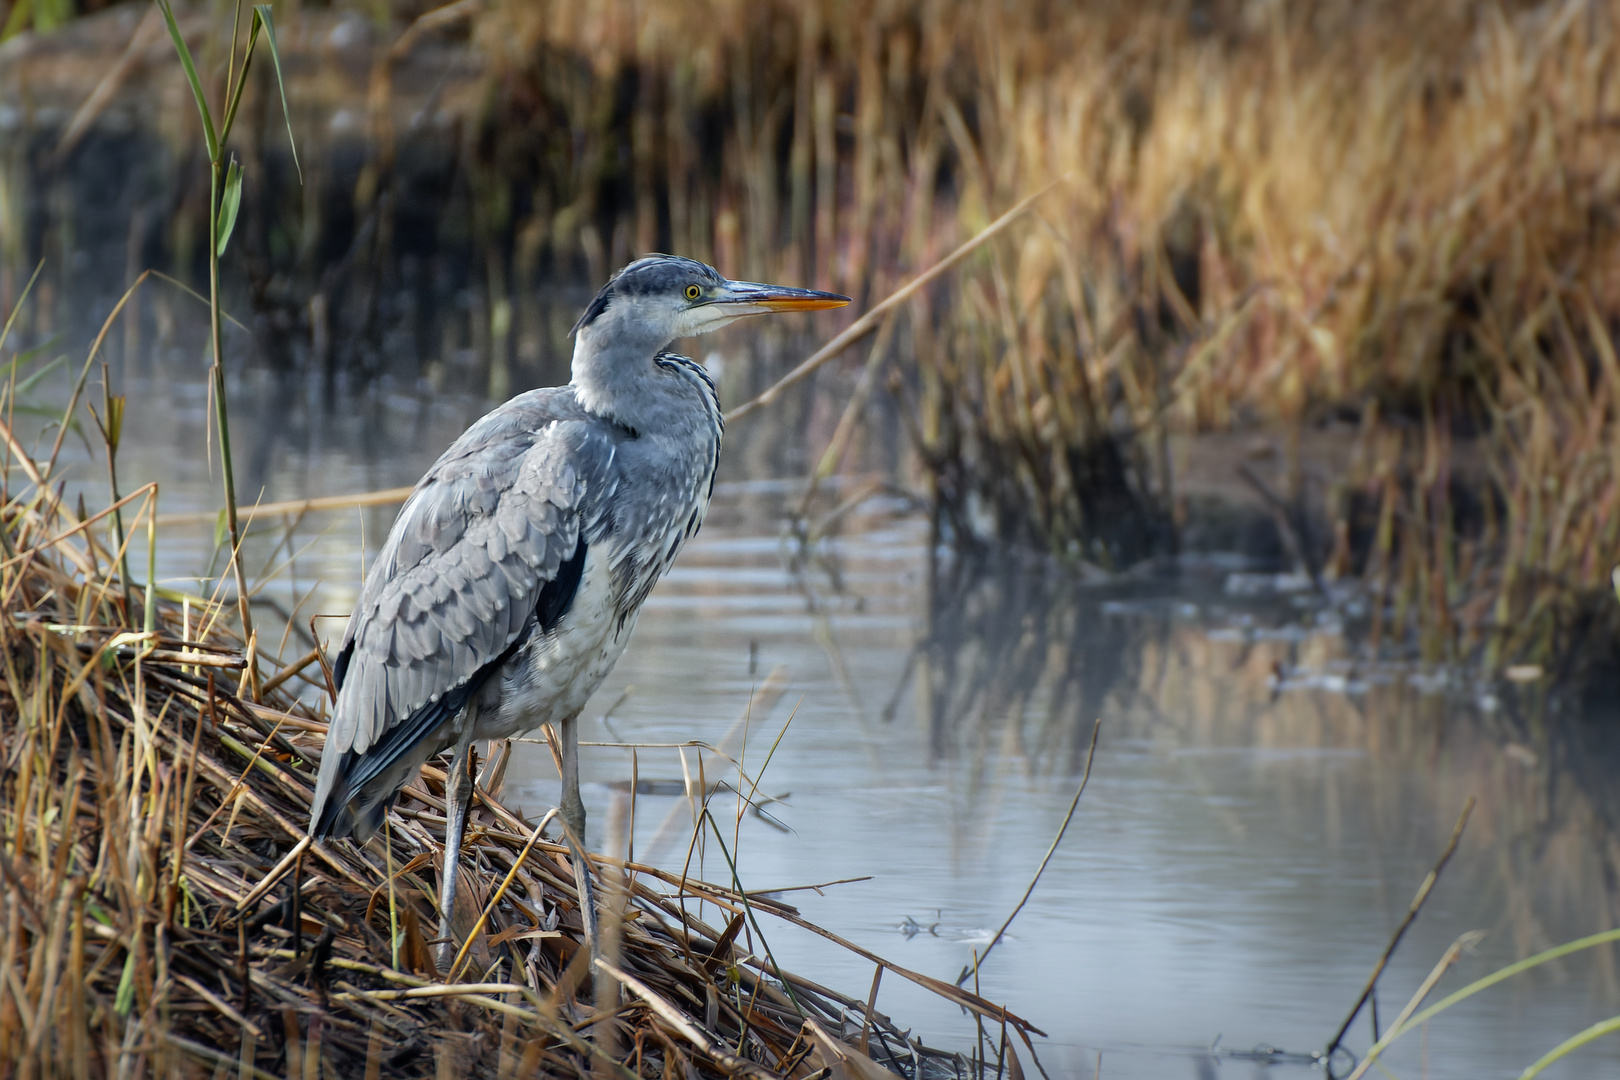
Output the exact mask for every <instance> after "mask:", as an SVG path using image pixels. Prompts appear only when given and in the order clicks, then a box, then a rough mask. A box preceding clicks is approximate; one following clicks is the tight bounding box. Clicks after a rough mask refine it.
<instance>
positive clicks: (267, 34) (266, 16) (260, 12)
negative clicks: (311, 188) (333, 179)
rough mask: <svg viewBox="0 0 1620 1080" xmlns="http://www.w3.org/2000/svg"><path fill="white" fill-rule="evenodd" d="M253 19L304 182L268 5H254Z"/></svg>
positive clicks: (288, 137) (289, 143)
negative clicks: (265, 49) (272, 72)
mask: <svg viewBox="0 0 1620 1080" xmlns="http://www.w3.org/2000/svg"><path fill="white" fill-rule="evenodd" d="M253 17H254V18H255V19H257V20H259V21H260V22H262V23H263V24H264V40H265V41H266V42H267V43H269V45H270V62H271V63H272V64H274V65H275V68H276V88H277V89H278V90H280V91H281V115H282V118H283V119H285V120H286V121H287V144H288V145H289V146H291V147H292V156H293V168H294V169H296V170H298V182H299V183H300V184H302V183H303V182H304V168H303V166H302V165H299V164H298V143H297V141H296V140H295V139H294V138H293V130H292V112H291V110H289V109H288V108H287V81H286V80H285V79H283V78H282V77H281V50H280V49H278V48H277V47H276V24H275V23H274V22H273V21H271V15H270V5H269V4H254V5H253Z"/></svg>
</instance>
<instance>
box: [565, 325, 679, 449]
mask: <svg viewBox="0 0 1620 1080" xmlns="http://www.w3.org/2000/svg"><path fill="white" fill-rule="evenodd" d="M590 331H591V328H590V327H586V328H585V329H583V330H581V332H580V334H579V336H578V337H577V338H575V340H574V363H573V383H574V393H575V395H576V396H577V397H578V399H579V403H580V404H581V405H583V406H584V407H585V408H586V409H587V410H589V411H590V412H593V413H595V414H596V415H598V416H601V417H604V418H606V419H608V420H612V421H613V422H614V423H616V424H620V425H623V426H624V427H627V428H631V429H633V430H635V431H638V432H651V431H658V430H660V429H661V428H662V427H663V426H665V425H666V424H667V417H666V416H665V415H664V414H665V413H667V411H668V410H669V408H670V407H671V405H672V404H674V403H673V402H672V401H671V400H670V396H671V388H670V387H669V385H668V380H666V379H662V378H659V377H658V371H657V368H656V367H655V366H654V359H655V358H656V357H657V356H658V354H659V352H660V351H661V350H662V348H663V346H664V344H665V342H662V341H652V340H650V339H647V338H638V337H637V336H635V335H625V334H612V335H608V334H594V333H591V332H590Z"/></svg>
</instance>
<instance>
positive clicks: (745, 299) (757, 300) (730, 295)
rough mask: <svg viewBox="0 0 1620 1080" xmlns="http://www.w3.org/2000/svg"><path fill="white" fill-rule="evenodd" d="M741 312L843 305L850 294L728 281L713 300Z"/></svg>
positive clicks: (802, 309)
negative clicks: (843, 294) (842, 294)
mask: <svg viewBox="0 0 1620 1080" xmlns="http://www.w3.org/2000/svg"><path fill="white" fill-rule="evenodd" d="M712 302H713V303H716V304H721V305H724V306H725V307H726V308H727V309H728V310H730V311H734V312H736V313H737V314H739V315H757V314H764V313H766V312H771V311H820V310H822V309H823V308H835V307H843V306H844V305H845V304H847V303H849V297H847V296H841V295H839V294H838V293H830V292H817V291H816V290H815V289H793V288H789V287H788V286H786V285H761V284H760V283H759V282H757V281H728V282H726V283H725V285H723V286H722V287H721V288H720V289H718V290H717V291H716V294H715V295H714V297H713V300H712Z"/></svg>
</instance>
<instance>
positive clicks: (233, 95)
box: [219, 19, 259, 144]
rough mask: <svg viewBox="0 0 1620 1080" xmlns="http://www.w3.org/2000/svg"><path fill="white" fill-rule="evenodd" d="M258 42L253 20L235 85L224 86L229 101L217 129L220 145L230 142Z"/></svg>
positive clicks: (257, 25) (255, 20)
mask: <svg viewBox="0 0 1620 1080" xmlns="http://www.w3.org/2000/svg"><path fill="white" fill-rule="evenodd" d="M258 41H259V20H258V19H254V20H253V21H252V22H251V23H250V24H249V26H248V41H247V48H246V49H245V50H243V53H242V71H241V74H239V75H237V77H236V85H235V86H230V85H229V84H227V86H226V91H225V92H226V95H227V97H228V98H229V101H228V102H227V103H226V105H225V122H224V123H223V124H221V125H220V127H219V141H220V143H221V144H224V143H226V142H229V141H230V137H231V129H232V128H233V127H235V126H236V110H237V109H239V108H241V106H242V95H243V93H245V92H246V90H247V77H248V71H249V70H250V69H251V68H252V66H253V47H254V46H255V45H257V44H258Z"/></svg>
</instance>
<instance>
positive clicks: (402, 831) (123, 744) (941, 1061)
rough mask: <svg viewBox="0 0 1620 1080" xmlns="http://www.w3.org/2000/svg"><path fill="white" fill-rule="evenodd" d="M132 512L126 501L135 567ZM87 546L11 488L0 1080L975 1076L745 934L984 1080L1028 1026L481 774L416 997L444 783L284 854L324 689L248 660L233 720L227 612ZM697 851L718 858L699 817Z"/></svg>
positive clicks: (40, 504)
mask: <svg viewBox="0 0 1620 1080" xmlns="http://www.w3.org/2000/svg"><path fill="white" fill-rule="evenodd" d="M13 449H14V452H15V450H16V449H17V448H16V446H15V443H13ZM16 463H17V459H16V458H15V457H14V458H13V465H14V466H15V465H16ZM30 464H32V463H30ZM35 471H37V467H36V470H35ZM155 495H156V492H155V489H154V488H153V486H151V485H148V486H146V487H143V488H140V489H137V491H135V492H134V493H133V494H131V495H130V496H127V497H126V498H125V499H124V500H123V501H124V504H125V506H124V510H125V512H126V514H130V511H134V513H133V514H130V516H131V517H132V519H133V520H132V523H131V531H139V530H142V529H145V530H147V531H146V536H147V538H148V542H149V543H150V542H153V541H155V539H156V534H155V528H154V527H153V526H152V522H153V518H152V517H151V514H152V512H153V510H154V509H155V502H156V499H155ZM109 535H110V530H108V529H107V515H106V514H105V513H103V514H101V515H94V516H93V517H92V518H91V519H89V520H88V521H81V520H80V517H79V515H78V514H76V513H74V511H73V510H72V509H70V508H69V507H67V506H65V505H63V504H62V503H61V502H59V501H58V499H57V496H56V495H55V494H54V492H53V490H52V489H51V488H50V487H39V486H33V487H27V488H25V490H24V491H23V494H22V495H21V496H20V497H13V498H12V499H11V500H10V501H9V502H8V503H7V507H6V515H5V519H4V522H3V529H0V540H3V547H4V551H5V559H4V562H0V593H3V596H4V599H5V604H4V619H3V620H0V665H3V667H0V680H3V682H0V717H3V723H0V925H3V926H4V935H3V941H0V1074H3V1075H7V1076H16V1077H38V1076H53V1075H54V1076H72V1077H90V1076H106V1077H111V1076H119V1077H141V1076H148V1075H150V1076H173V1075H181V1076H188V1075H199V1076H200V1075H213V1076H224V1075H236V1076H240V1077H243V1078H246V1077H269V1076H275V1077H305V1078H311V1080H313V1078H317V1077H326V1076H345V1077H347V1076H361V1075H365V1076H368V1077H376V1076H420V1075H422V1074H423V1073H424V1071H433V1070H437V1072H438V1075H441V1076H442V1075H454V1074H461V1075H469V1076H499V1077H507V1076H533V1075H537V1074H539V1075H567V1076H581V1077H583V1076H587V1075H593V1076H622V1077H632V1076H635V1077H657V1076H666V1077H668V1076H674V1077H686V1076H692V1075H698V1076H729V1077H741V1076H750V1077H772V1076H780V1077H795V1078H802V1077H807V1076H811V1075H823V1076H824V1075H843V1076H864V1077H871V1076H875V1075H878V1074H879V1073H881V1072H883V1071H885V1070H889V1071H892V1072H896V1073H899V1074H900V1075H904V1076H911V1077H922V1076H936V1075H957V1074H963V1073H965V1072H968V1071H971V1070H973V1069H975V1068H977V1069H978V1070H980V1071H982V1070H983V1069H984V1068H985V1063H984V1062H982V1061H981V1062H978V1063H977V1065H975V1064H974V1063H970V1062H968V1061H967V1060H966V1059H963V1058H960V1057H958V1056H956V1055H953V1054H946V1053H941V1052H939V1051H934V1050H930V1049H927V1048H925V1047H923V1046H922V1045H921V1044H920V1043H918V1042H917V1041H915V1040H909V1039H908V1038H907V1036H906V1034H905V1033H904V1032H902V1031H901V1030H900V1029H899V1028H898V1027H897V1026H896V1025H895V1024H894V1023H893V1022H892V1021H891V1020H890V1019H889V1018H888V1017H886V1016H885V1015H883V1014H882V1013H880V1012H878V1011H877V1010H876V1009H875V1007H874V1005H875V1000H874V999H875V993H874V995H873V999H858V998H855V997H850V996H845V995H842V994H840V993H838V992H837V991H835V990H831V989H828V988H826V987H823V986H819V985H817V984H816V983H814V982H812V981H810V980H808V979H805V978H803V977H800V976H797V975H793V974H791V973H788V972H784V971H782V970H781V969H780V968H779V967H778V966H777V965H776V963H775V961H774V959H772V957H771V953H770V946H769V937H768V935H769V933H770V930H769V926H770V925H771V924H772V923H773V922H781V923H786V924H791V925H794V926H796V927H803V928H807V929H809V930H811V931H812V932H814V933H817V934H819V935H820V936H821V937H822V938H824V939H826V940H827V941H828V943H829V944H828V947H829V948H847V949H851V950H853V951H854V952H855V953H857V954H858V955H860V956H862V957H865V958H867V959H869V960H870V961H871V962H872V963H874V964H875V965H877V966H879V967H881V968H882V969H884V970H886V971H888V972H889V973H890V976H891V978H893V977H896V976H898V977H900V978H905V979H910V980H912V981H914V982H917V983H919V984H921V985H922V986H924V987H926V988H928V989H929V990H931V991H933V992H935V993H938V994H940V995H942V996H943V997H945V998H946V999H947V1000H949V1001H951V1002H952V1003H953V1004H957V1005H960V1006H961V1007H962V1008H964V1009H966V1010H968V1011H969V1012H970V1013H973V1014H976V1015H977V1016H979V1017H980V1018H982V1020H983V1021H984V1024H985V1025H986V1026H987V1027H989V1028H990V1029H992V1030H994V1031H997V1032H1000V1033H1001V1037H1002V1041H1001V1050H1000V1052H999V1054H998V1055H997V1056H996V1058H994V1059H992V1060H991V1062H990V1068H992V1069H999V1068H1000V1067H1006V1065H1007V1063H1008V1062H1011V1061H1013V1060H1016V1056H1017V1055H1018V1054H1019V1053H1021V1052H1022V1051H1021V1050H1015V1049H1014V1048H1013V1047H1012V1046H1011V1045H1010V1043H1009V1039H1021V1041H1023V1042H1025V1043H1026V1045H1027V1040H1028V1036H1029V1034H1030V1033H1031V1032H1032V1031H1033V1029H1032V1028H1030V1027H1029V1025H1028V1024H1027V1023H1025V1022H1024V1021H1022V1020H1020V1019H1019V1018H1017V1017H1016V1016H1013V1015H1011V1014H1009V1013H1007V1012H1006V1011H1005V1010H1004V1009H1003V1008H1001V1007H1000V1006H996V1005H992V1004H991V1003H989V1002H986V1001H984V1000H982V999H980V998H979V997H977V996H976V995H974V994H972V993H969V992H966V991H963V990H960V989H958V988H956V987H953V986H950V985H948V984H946V983H943V982H941V981H939V980H935V979H931V978H929V977H927V976H923V975H919V974H916V973H913V972H909V971H906V970H905V969H902V968H898V967H896V966H894V965H892V964H888V963H887V962H885V961H882V960H880V959H879V958H877V957H875V956H872V955H871V954H869V953H866V952H865V951H863V950H861V949H859V948H858V947H856V946H854V945H851V944H849V943H847V942H844V941H842V940H841V939H838V938H837V937H836V936H835V935H832V934H830V933H828V932H826V931H823V930H819V929H818V928H815V927H813V926H811V925H810V924H809V923H807V922H806V921H805V920H803V919H802V918H801V917H800V916H799V915H798V913H797V911H796V910H795V909H794V908H793V907H792V906H791V905H790V904H788V903H786V902H784V901H783V900H782V899H780V898H779V897H778V896H775V895H773V896H764V895H756V894H750V893H746V892H743V891H741V884H740V882H739V881H738V879H737V878H736V875H735V871H734V870H733V873H732V881H731V884H730V885H712V884H705V883H703V882H700V881H697V880H695V879H691V878H688V877H686V876H685V875H684V874H672V873H669V872H666V871H664V870H660V869H657V868H654V867H651V866H646V865H641V864H638V863H633V862H626V861H625V860H623V859H620V858H615V857H611V856H608V855H598V854H589V855H582V853H581V852H580V851H579V849H578V848H576V847H573V846H571V844H568V843H556V842H553V841H551V840H549V839H546V838H543V837H542V834H541V829H540V828H537V827H536V825H535V823H532V822H530V821H527V820H524V819H522V818H520V817H518V816H517V815H516V814H514V813H512V812H511V811H510V810H508V809H507V808H506V807H505V806H504V805H502V803H501V802H500V801H499V798H498V794H497V793H498V791H499V786H500V783H499V778H500V776H501V774H502V773H503V772H504V762H505V757H504V755H503V754H501V753H497V755H496V756H495V760H494V761H492V762H490V763H488V766H486V768H485V770H484V771H483V773H482V774H481V777H480V781H481V786H480V788H479V790H478V796H477V800H476V803H475V809H474V812H473V817H472V824H471V826H470V831H469V837H468V846H467V848H466V849H465V850H464V860H465V866H464V870H463V875H464V876H463V879H462V880H463V881H464V882H469V881H470V888H469V889H467V890H466V891H467V893H468V895H469V896H470V897H471V899H470V901H469V904H470V907H469V908H468V910H465V911H458V912H457V913H456V916H455V923H456V925H457V929H458V936H459V937H460V938H461V939H463V940H467V941H468V942H469V944H468V945H467V946H466V947H465V948H464V949H462V950H461V955H459V956H458V957H457V960H456V963H455V965H454V970H452V971H442V970H439V969H438V968H437V966H436V963H435V958H434V957H435V949H434V948H433V943H432V942H430V941H429V940H427V936H428V934H430V933H431V931H426V930H424V928H426V927H434V926H437V925H438V914H437V912H436V911H435V910H434V908H433V905H434V903H435V898H436V897H437V895H438V889H437V876H438V874H439V872H440V867H439V863H438V859H439V858H440V854H441V851H442V842H443V835H444V814H443V810H444V805H443V802H442V794H443V784H444V774H443V772H442V769H441V768H438V767H436V766H435V765H430V766H429V767H428V768H426V769H424V770H423V773H422V775H421V777H420V778H419V779H417V780H416V781H415V782H413V783H412V784H411V785H410V786H409V787H408V788H407V789H406V791H405V793H404V795H403V796H402V798H401V800H400V803H399V806H398V808H397V811H396V812H395V813H394V814H393V815H392V817H391V819H390V825H389V827H388V829H387V830H385V833H384V834H379V836H378V837H376V838H374V839H373V841H371V842H370V843H368V844H367V845H365V846H356V845H354V844H353V843H352V842H349V841H338V842H332V843H323V842H312V841H311V840H310V839H309V838H308V837H307V836H306V834H305V831H304V830H305V826H306V824H307V817H308V810H309V801H310V797H311V793H312V789H313V784H314V775H315V769H316V767H317V763H318V758H319V752H320V744H321V738H322V733H323V731H324V728H325V724H324V722H323V719H322V717H323V715H324V712H325V708H326V706H325V700H326V699H325V697H324V695H325V693H326V690H327V686H328V683H327V677H326V675H325V667H324V661H322V660H321V658H320V656H319V654H318V653H314V654H311V655H309V656H306V657H304V658H303V659H302V660H301V661H300V662H298V663H296V664H294V665H293V666H291V667H288V668H284V669H281V670H279V671H278V670H277V669H276V665H274V664H273V663H271V661H270V660H269V658H268V657H267V656H263V655H261V657H260V661H261V669H260V670H261V673H262V674H263V675H264V677H265V681H264V683H263V684H262V690H261V693H260V698H259V700H254V699H253V689H252V685H251V681H250V680H248V679H245V678H244V677H243V676H244V669H245V666H246V665H245V660H244V650H243V647H242V644H241V642H240V640H239V639H238V638H236V637H234V636H233V634H232V633H231V632H230V631H228V630H227V629H225V628H224V625H223V622H224V619H223V618H222V613H223V611H225V610H226V609H224V608H222V607H221V606H219V605H210V604H208V603H206V602H205V601H202V600H201V598H198V599H197V601H196V602H193V603H189V604H174V603H171V602H170V601H167V600H164V599H161V598H159V597H157V596H156V595H155V591H156V590H147V589H143V588H141V587H140V586H138V585H136V584H133V583H131V582H129V581H128V580H124V579H121V578H120V577H119V576H118V573H117V567H118V564H119V562H120V561H121V560H120V558H119V556H120V555H121V554H123V553H122V552H120V551H115V550H109V548H108V547H107V542H106V538H107V537H108V536H109ZM131 626H139V627H142V629H140V630H132V629H129V627H131ZM299 691H301V692H299ZM489 766H492V767H489ZM540 824H541V825H544V824H545V822H544V821H542V822H541V823H540ZM699 825H700V826H701V827H703V828H705V829H712V830H713V832H714V836H715V838H716V842H718V843H719V844H720V845H721V846H723V845H724V839H723V834H722V832H721V831H720V829H719V827H718V825H717V824H716V823H715V822H714V819H713V817H712V815H711V814H710V812H709V809H708V807H707V805H706V804H705V805H704V806H703V808H702V817H701V819H700V821H699ZM731 857H732V856H731V855H730V854H729V853H728V855H727V859H728V862H729V860H730V859H731ZM703 912H718V913H719V917H718V919H717V920H716V922H717V923H718V925H710V924H708V923H706V922H705V921H703V919H702V918H701V917H700V914H701V913H703ZM875 988H876V983H875V982H874V991H875ZM1029 1052H1030V1053H1031V1054H1032V1053H1033V1050H1032V1049H1030V1051H1029ZM1029 1060H1031V1062H1032V1063H1033V1059H1032V1058H1031V1059H1029ZM998 1062H999V1063H1000V1065H999V1066H998V1064H997V1063H998ZM828 1070H830V1072H829V1071H828Z"/></svg>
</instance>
